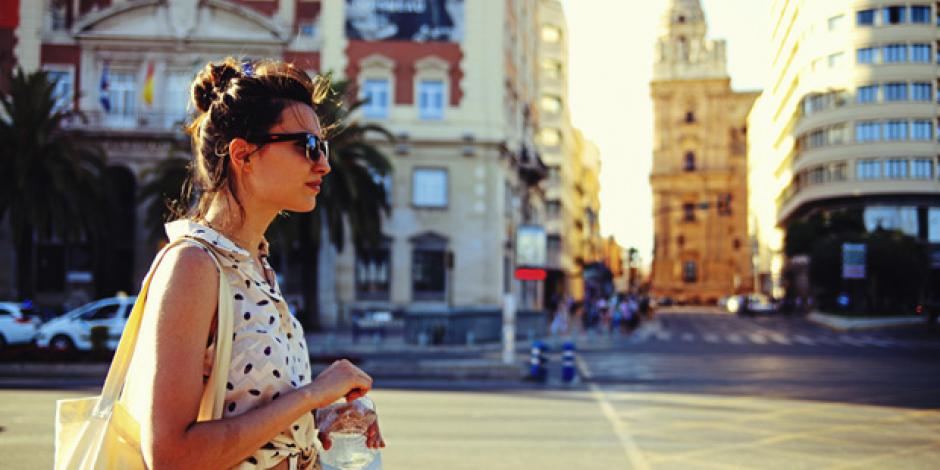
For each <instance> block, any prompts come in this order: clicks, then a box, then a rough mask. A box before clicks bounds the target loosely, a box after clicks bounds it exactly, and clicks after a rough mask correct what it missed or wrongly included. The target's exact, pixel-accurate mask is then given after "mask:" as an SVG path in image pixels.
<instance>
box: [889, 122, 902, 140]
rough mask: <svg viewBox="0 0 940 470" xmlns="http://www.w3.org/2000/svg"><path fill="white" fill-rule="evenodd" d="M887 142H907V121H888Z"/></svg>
mask: <svg viewBox="0 0 940 470" xmlns="http://www.w3.org/2000/svg"><path fill="white" fill-rule="evenodd" d="M884 136H885V140H907V121H888V122H886V123H885V129H884Z"/></svg>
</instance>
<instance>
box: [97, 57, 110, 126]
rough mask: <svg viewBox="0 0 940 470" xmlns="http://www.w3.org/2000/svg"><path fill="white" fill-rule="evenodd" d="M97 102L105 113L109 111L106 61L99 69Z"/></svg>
mask: <svg viewBox="0 0 940 470" xmlns="http://www.w3.org/2000/svg"><path fill="white" fill-rule="evenodd" d="M98 102H100V103H101V107H102V108H104V111H105V112H106V113H110V112H111V97H110V96H109V95H108V62H107V61H105V63H104V67H103V68H102V69H101V84H100V85H99V86H98Z"/></svg>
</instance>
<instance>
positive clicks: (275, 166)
mask: <svg viewBox="0 0 940 470" xmlns="http://www.w3.org/2000/svg"><path fill="white" fill-rule="evenodd" d="M301 132H309V133H312V134H313V135H315V136H317V138H319V139H322V138H323V137H324V136H323V130H322V129H321V128H320V121H319V119H317V115H316V113H315V112H314V111H313V108H311V107H310V106H308V105H305V104H301V103H296V104H291V105H289V106H288V107H287V108H285V109H284V111H283V112H281V119H280V122H279V123H278V124H276V125H275V126H274V127H272V128H271V129H270V130H269V131H268V133H269V134H294V133H301ZM317 157H318V158H317ZM311 158H315V160H316V162H314V161H311V160H310V159H308V158H307V156H306V146H305V144H304V143H303V142H297V141H292V142H271V143H267V144H264V145H263V146H261V148H260V149H259V150H258V151H257V152H256V153H255V154H254V156H252V157H251V160H250V168H251V170H250V171H249V172H248V173H247V174H246V177H245V178H244V185H245V189H246V190H247V192H248V194H249V195H250V197H251V199H252V201H254V202H257V203H259V204H260V205H262V206H264V207H267V208H271V209H274V210H276V211H282V210H286V211H291V212H309V211H312V210H313V209H314V207H316V205H317V195H318V194H320V183H321V182H322V181H323V177H324V176H326V175H327V173H329V172H330V163H329V159H328V158H327V155H323V154H322V153H320V152H319V151H318V150H312V151H311Z"/></svg>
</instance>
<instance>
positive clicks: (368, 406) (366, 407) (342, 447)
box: [318, 397, 382, 470]
mask: <svg viewBox="0 0 940 470" xmlns="http://www.w3.org/2000/svg"><path fill="white" fill-rule="evenodd" d="M321 411H322V422H321V425H322V426H323V427H324V429H328V430H329V431H328V433H329V437H330V442H331V443H332V445H331V446H330V450H324V451H323V452H321V453H320V463H321V464H322V465H323V468H324V470H381V469H382V458H381V454H380V453H379V450H378V449H370V448H368V447H367V446H366V436H365V433H366V430H367V429H368V428H369V426H371V425H372V423H373V422H374V421H375V419H376V415H375V403H373V402H372V400H371V399H369V397H360V398H358V399H356V400H353V401H352V402H349V403H345V402H343V401H340V402H337V403H334V404H333V405H330V406H328V407H326V408H325V409H323V410H321ZM318 416H321V415H320V414H318Z"/></svg>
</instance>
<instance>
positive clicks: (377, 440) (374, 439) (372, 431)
mask: <svg viewBox="0 0 940 470" xmlns="http://www.w3.org/2000/svg"><path fill="white" fill-rule="evenodd" d="M366 447H368V448H370V449H378V448H380V447H385V439H382V431H380V430H379V418H378V417H376V418H375V421H373V422H372V426H369V429H366Z"/></svg>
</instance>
